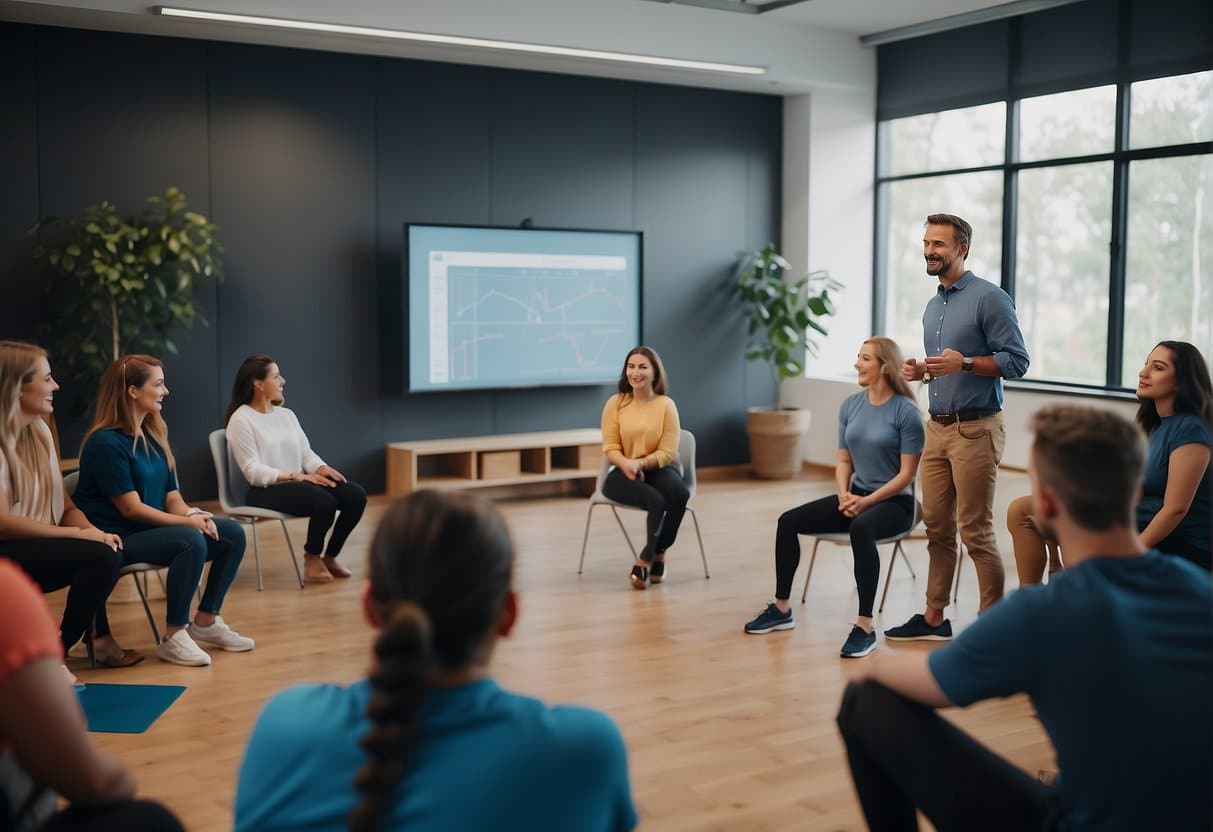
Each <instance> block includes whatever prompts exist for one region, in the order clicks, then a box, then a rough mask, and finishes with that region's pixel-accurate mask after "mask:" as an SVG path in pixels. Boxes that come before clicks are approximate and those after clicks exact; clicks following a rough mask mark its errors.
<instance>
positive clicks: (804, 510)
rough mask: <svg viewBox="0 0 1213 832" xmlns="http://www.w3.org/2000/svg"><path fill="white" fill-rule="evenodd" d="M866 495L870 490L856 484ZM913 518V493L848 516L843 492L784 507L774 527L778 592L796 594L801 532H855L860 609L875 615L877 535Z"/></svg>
mask: <svg viewBox="0 0 1213 832" xmlns="http://www.w3.org/2000/svg"><path fill="white" fill-rule="evenodd" d="M853 493H854V494H857V495H859V496H860V497H866V496H867V495H868V494H870V493H871V492H870V491H859V490H856V491H854V492H853ZM913 522H914V498H913V497H911V496H910V495H909V494H898V495H897V496H895V497H890V498H889V499H887V500H882V501H881V502H879V503H877V504H876V505H874V506H872V507H871V508H870V509H868V510H867V511H865V512H863V513H862V514H860V515H859V516H858V517H854V518H852V517H847V516H846V515H845V514H843V513H842V512H841V511H839V510H838V495H837V494H834V495H833V496H830V497H822V498H821V499H820V500H814V501H813V502H811V503H805V504H804V505H803V506H799V507H798V508H794V509H791V510H789V511H785V512H784V513H783V515H782V516H780V518H779V529H778V531H776V532H775V597H776V598H777V599H778V600H780V601H786V600H787V599H789V598H791V597H792V580H793V579H794V578H795V577H796V567H798V566H800V535H802V534H837V533H840V532H850V533H851V552H852V553H853V554H854V556H855V557H854V560H855V587H856V588H857V589H858V590H859V615H860V617H862V618H871V617H872V604H873V603H874V602H875V601H876V585H877V584H878V583H880V553H879V552H878V551H876V541H877V540H880V539H881V538H885V537H892V536H893V535H895V534H900V533H901V532H904V531H905V530H906V529H908V528H910V524H911V523H913Z"/></svg>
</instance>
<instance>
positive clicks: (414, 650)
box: [349, 491, 514, 832]
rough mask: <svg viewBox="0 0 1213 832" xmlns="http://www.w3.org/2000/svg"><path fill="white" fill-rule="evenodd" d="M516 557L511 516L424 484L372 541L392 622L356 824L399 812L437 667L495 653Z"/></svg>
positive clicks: (385, 623)
mask: <svg viewBox="0 0 1213 832" xmlns="http://www.w3.org/2000/svg"><path fill="white" fill-rule="evenodd" d="M513 562H514V547H513V544H512V542H511V541H510V536H509V532H508V531H507V530H506V526H505V521H504V520H503V519H502V517H501V515H500V513H498V511H497V510H496V509H495V508H494V507H493V506H492V504H490V503H488V502H486V501H485V500H483V499H481V498H478V497H474V496H469V495H464V494H452V493H444V492H438V491H417V492H414V493H412V494H410V495H409V496H407V497H405V498H403V499H401V500H398V501H396V502H395V503H393V504H392V505H391V506H390V507H389V508H388V510H387V512H386V513H385V514H384V516H383V520H382V521H381V522H380V524H379V529H378V530H377V531H376V533H375V538H374V540H373V541H372V543H371V550H370V582H371V588H370V594H371V599H372V601H373V602H374V604H375V605H376V607H377V609H378V610H379V614H380V620H381V621H382V629H381V630H380V633H379V636H378V638H377V639H376V641H375V647H374V653H375V664H374V667H373V668H372V670H371V673H370V677H369V681H370V684H371V689H372V694H371V699H370V703H369V704H368V706H367V718H368V719H369V720H370V723H371V727H370V730H368V731H367V733H366V734H365V735H364V736H363V738H362V747H363V749H364V750H365V751H366V753H367V756H368V758H369V759H368V760H367V763H366V765H364V766H363V767H362V769H361V770H360V771H359V772H358V775H357V777H356V778H355V780H354V787H355V789H356V790H357V792H358V794H359V796H360V798H361V799H360V801H359V803H358V805H357V806H356V807H355V808H354V811H353V813H352V814H351V815H350V822H349V828H350V830H351V832H375V830H378V829H380V828H382V827H383V824H384V823H385V822H386V820H387V819H388V818H389V817H390V815H391V809H392V806H393V805H394V804H395V801H396V800H397V797H398V796H397V794H396V788H397V785H398V784H399V782H400V779H401V777H402V776H403V775H404V773H405V771H406V770H407V769H408V765H409V757H410V751H411V750H412V748H411V746H412V744H413V741H414V739H415V737H416V735H417V731H418V715H419V713H420V711H421V707H422V705H423V704H424V702H425V699H426V696H427V694H428V692H429V686H430V684H431V678H432V675H433V674H434V673H436V672H437V673H443V672H446V673H451V672H458V671H460V670H464V669H468V668H471V667H474V666H477V665H479V664H482V663H484V662H485V661H487V658H488V654H489V651H490V649H491V647H492V643H493V635H494V628H495V626H496V624H497V622H498V620H499V618H500V615H501V611H502V608H503V605H504V604H505V600H506V598H507V596H508V595H509V593H510V587H511V583H512V572H513Z"/></svg>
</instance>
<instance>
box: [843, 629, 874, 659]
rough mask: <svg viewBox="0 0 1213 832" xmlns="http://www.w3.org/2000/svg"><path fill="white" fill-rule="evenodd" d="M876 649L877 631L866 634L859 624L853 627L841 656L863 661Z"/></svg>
mask: <svg viewBox="0 0 1213 832" xmlns="http://www.w3.org/2000/svg"><path fill="white" fill-rule="evenodd" d="M875 649H876V631H875V630H873V631H872V632H870V633H865V632H864V631H863V627H860V626H859V625H858V624H856V625H854V626H852V627H851V634H850V635H849V636H847V640H846V642H845V643H844V644H843V645H842V650H841V651H840V652H839V655H840V656H842V657H843V658H844V659H861V658H863V657H864V656H866V655H868V653H871V652H872V651H873V650H875Z"/></svg>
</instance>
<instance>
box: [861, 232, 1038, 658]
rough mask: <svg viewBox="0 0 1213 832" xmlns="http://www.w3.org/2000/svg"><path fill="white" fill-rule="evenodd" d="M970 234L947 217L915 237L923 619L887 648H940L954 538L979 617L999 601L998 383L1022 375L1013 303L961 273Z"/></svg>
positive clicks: (1024, 362) (908, 375)
mask: <svg viewBox="0 0 1213 832" xmlns="http://www.w3.org/2000/svg"><path fill="white" fill-rule="evenodd" d="M972 236H973V229H972V227H970V225H969V224H968V223H967V222H965V221H964V220H963V219H961V218H960V217H957V216H955V215H953V214H931V215H930V216H929V217H927V221H926V232H925V233H924V234H923V237H922V246H923V256H924V257H925V258H926V262H927V274H929V275H933V276H936V277H938V278H939V288H938V290H937V291H936V293H935V297H933V298H931V300H930V301H929V302H928V303H927V308H926V312H924V313H923V316H922V326H923V346H924V347H925V349H926V356H927V357H926V359H924V360H922V361H917V360H915V359H913V358H911V359H909V360H908V361H906V363H905V364H904V365H903V366H902V369H901V372H902V375H903V376H904V377H905V379H906V380H907V381H922V382H925V383H927V384H929V385H930V387H929V389H930V411H931V418H930V421H928V422H927V436H926V445H925V447H924V448H923V452H922V463H921V464H920V466H919V471H920V472H921V476H922V520H923V524H924V525H925V526H926V530H927V551H928V552H929V553H930V556H931V565H930V571H929V574H928V576H927V607H926V612H925V614H922V615H915V616H913V617H912V618H911V619H910V620H909V621H907V622H906V623H905V624H903V625H901V626H900V627H892V628H890V629H888V630H886V631H885V638H886V639H892V640H894V641H897V640H911V639H929V640H933V641H946V640H947V639H950V638H951V637H952V625H951V623H950V622H949V621H948V620H947V619H945V618H944V617H943V611H944V609H945V608H946V607H947V606H948V601H949V597H948V596H949V594H950V590H951V588H952V574H953V572H954V571H955V569H956V558H957V551H956V532H957V529H959V531H960V538H961V540H963V541H964V544H965V546H966V547H967V548H968V550H969V557H971V558H972V559H973V564H974V566H976V568H977V585H978V587H979V588H980V590H981V610H983V611H984V610H985V609H986V608H987V607H989V606H990V605H991V604H993V603H996V602H997V601H998V600H999V599H1001V598H1002V591H1003V581H1004V572H1003V566H1002V555H1001V554H1000V553H999V551H998V543H997V541H996V540H995V537H994V484H995V481H996V480H997V478H998V463H999V462H1000V461H1001V460H1002V452H1003V448H1004V446H1005V445H1006V440H1007V429H1006V424H1005V422H1004V421H1003V416H1002V380H1003V379H1004V378H1019V377H1020V376H1022V375H1023V374H1024V373H1025V372H1027V370H1028V350H1027V347H1025V346H1024V342H1023V334H1022V333H1021V332H1020V331H1019V321H1018V320H1016V317H1015V306H1014V304H1012V303H1011V298H1010V296H1008V295H1007V293H1006V292H1004V291H1003V290H1002V289H1001V288H999V287H998V286H995V285H994V284H993V283H990V282H989V281H987V280H982V279H981V278H980V277H978V276H977V275H975V274H973V273H972V272H971V271H969V270H968V269H967V268H966V267H965V258H966V257H968V254H969V241H970V239H971V238H972Z"/></svg>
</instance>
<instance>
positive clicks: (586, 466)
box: [387, 428, 602, 497]
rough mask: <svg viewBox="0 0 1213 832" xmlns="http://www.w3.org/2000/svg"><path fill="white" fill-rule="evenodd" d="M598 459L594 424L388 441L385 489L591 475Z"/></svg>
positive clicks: (399, 491) (395, 491)
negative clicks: (592, 426) (564, 428)
mask: <svg viewBox="0 0 1213 832" xmlns="http://www.w3.org/2000/svg"><path fill="white" fill-rule="evenodd" d="M601 463H602V432H601V431H600V430H599V429H598V428H578V429H576V430H547V431H539V432H537V433H512V434H502V435H500V436H471V437H459V438H454V439H424V440H421V441H418V442H392V443H391V444H390V445H388V446H387V493H388V496H389V497H401V496H403V495H405V494H408V493H410V492H413V491H416V490H417V489H419V488H488V487H493V486H501V485H524V484H527V483H535V482H558V481H560V480H575V479H594V478H596V477H597V476H598V469H599V467H600V465H601Z"/></svg>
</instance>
